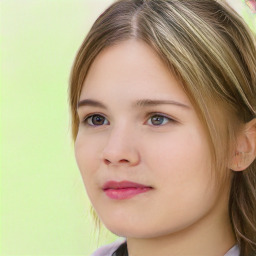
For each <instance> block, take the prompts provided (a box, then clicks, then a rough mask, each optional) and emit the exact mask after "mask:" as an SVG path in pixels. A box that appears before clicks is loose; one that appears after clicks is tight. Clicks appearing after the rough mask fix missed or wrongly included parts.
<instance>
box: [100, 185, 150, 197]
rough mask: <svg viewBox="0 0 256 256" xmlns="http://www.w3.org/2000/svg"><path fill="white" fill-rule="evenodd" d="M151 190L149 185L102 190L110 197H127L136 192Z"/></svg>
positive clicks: (132, 195)
mask: <svg viewBox="0 0 256 256" xmlns="http://www.w3.org/2000/svg"><path fill="white" fill-rule="evenodd" d="M149 190H151V188H149V187H145V188H120V189H106V190H104V192H105V194H106V195H107V196H108V197H110V198H111V199H117V200H122V199H128V198H131V197H134V196H136V195H138V194H141V193H145V192H147V191H149Z"/></svg>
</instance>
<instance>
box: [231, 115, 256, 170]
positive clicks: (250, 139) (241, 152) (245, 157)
mask: <svg viewBox="0 0 256 256" xmlns="http://www.w3.org/2000/svg"><path fill="white" fill-rule="evenodd" d="M255 158H256V118H254V119H252V120H251V121H250V122H248V123H246V124H245V125H244V126H243V128H242V130H241V131H240V133H239V134H238V137H237V144H236V148H235V153H234V155H233V157H232V159H231V163H230V167H229V168H230V169H231V170H233V171H243V170H245V169H246V168H247V167H249V166H250V165H251V163H252V162H253V161H254V160H255Z"/></svg>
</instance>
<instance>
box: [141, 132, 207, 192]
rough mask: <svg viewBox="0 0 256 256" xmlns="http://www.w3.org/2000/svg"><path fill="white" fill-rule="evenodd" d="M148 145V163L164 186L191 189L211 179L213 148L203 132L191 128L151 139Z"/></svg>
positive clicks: (146, 154) (146, 149)
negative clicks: (211, 151) (211, 148)
mask: <svg viewBox="0 0 256 256" xmlns="http://www.w3.org/2000/svg"><path fill="white" fill-rule="evenodd" d="M145 145H146V146H145V147H144V148H143V152H144V156H145V157H144V161H145V162H146V165H147V166H148V168H149V169H150V170H151V172H153V173H154V176H155V177H157V179H158V180H159V181H160V182H161V183H164V184H168V183H169V184H170V185H171V186H172V187H173V188H174V187H177V188H180V189H182V187H183V189H187V188H188V187H191V186H193V185H194V186H196V185H197V184H198V185H200V183H201V182H204V183H205V182H208V180H209V179H210V173H211V154H210V148H209V146H208V143H207V140H206V138H205V137H204V136H203V132H200V130H197V129H195V128H193V127H189V128H188V129H186V130H182V129H180V130H179V132H175V133H173V134H172V133H168V134H167V133H166V134H162V135H161V136H158V137H157V138H156V137H155V138H154V137H153V136H151V137H149V138H147V143H145ZM153 146H154V150H152V148H153ZM172 191H174V190H172Z"/></svg>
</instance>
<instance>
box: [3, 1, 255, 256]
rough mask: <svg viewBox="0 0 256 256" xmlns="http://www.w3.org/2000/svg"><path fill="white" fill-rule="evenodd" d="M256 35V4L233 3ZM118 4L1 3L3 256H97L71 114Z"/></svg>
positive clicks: (106, 238) (106, 236) (108, 238)
mask: <svg viewBox="0 0 256 256" xmlns="http://www.w3.org/2000/svg"><path fill="white" fill-rule="evenodd" d="M228 1H229V2H230V3H231V4H232V5H233V6H234V8H235V9H236V10H238V12H239V13H241V15H242V16H243V17H244V19H245V20H246V21H247V23H248V24H249V25H250V27H251V28H252V29H253V30H254V31H255V32H256V14H255V12H253V8H255V1H245V0H228ZM112 2H113V0H0V15H1V16H0V18H1V20H0V29H1V31H0V32H1V33H0V44H1V55H0V56H1V59H0V61H1V73H0V84H1V93H0V103H1V106H0V109H1V123H0V139H1V155H0V164H1V169H0V171H1V172H0V175H1V176H0V180H1V207H0V210H1V212H0V213H1V215H0V217H1V222H0V225H1V226H0V228H1V232H0V255H2V256H9V255H26V256H30V255H31V256H32V255H33V256H36V255H47V256H50V255H53V256H55V255H84V256H87V255H90V253H92V252H93V251H94V250H95V249H96V248H97V247H99V246H101V245H103V244H105V243H110V242H112V241H114V240H115V239H116V238H117V237H115V236H114V235H112V234H110V233H108V232H107V231H106V230H105V229H104V228H102V231H101V235H100V236H99V234H98V232H97V230H96V229H95V228H94V224H93V220H92V217H91V214H90V203H89V201H88V198H87V196H86V193H85V189H84V186H83V182H82V179H81V177H80V173H79V170H78V168H77V166H76V163H75V159H74V153H73V145H72V140H71V127H70V121H69V110H68V101H67V99H68V97H67V88H68V79H69V73H70V69H71V66H72V63H73V59H74V57H75V54H76V52H77V50H78V48H79V46H80V44H81V42H82V41H83V39H84V37H85V35H86V33H87V32H88V30H89V28H90V26H91V25H92V23H93V21H94V20H95V19H96V18H97V17H98V16H99V14H100V13H101V12H102V11H103V10H104V9H105V8H106V7H107V6H108V5H109V4H110V3H112Z"/></svg>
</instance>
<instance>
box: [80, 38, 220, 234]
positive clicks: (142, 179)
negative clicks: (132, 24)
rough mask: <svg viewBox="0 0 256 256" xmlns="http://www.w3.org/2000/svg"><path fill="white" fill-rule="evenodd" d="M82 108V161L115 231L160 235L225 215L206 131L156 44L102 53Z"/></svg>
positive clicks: (99, 208) (129, 44) (125, 45)
mask: <svg viewBox="0 0 256 256" xmlns="http://www.w3.org/2000/svg"><path fill="white" fill-rule="evenodd" d="M78 105H79V107H78V110H77V111H78V115H79V119H80V124H79V131H78V135H77V139H76V142H75V154H76V160H77V163H78V166H79V169H80V171H81V175H82V178H83V181H84V184H85V187H86V190H87V193H88V196H89V198H90V200H91V202H92V205H93V207H94V209H95V210H96V212H97V214H98V216H99V218H100V219H101V221H102V222H103V223H104V224H105V225H106V227H107V228H108V229H109V230H111V231H112V232H113V233H115V234H117V235H120V236H124V237H138V238H142V237H157V236H161V235H166V234H170V233H173V232H177V231H181V230H184V229H186V228H188V227H189V226H191V225H195V224H196V223H199V222H200V220H202V219H203V218H205V217H206V216H210V215H213V214H215V215H216V214H221V211H223V205H222V206H220V203H219V202H220V200H219V197H220V192H219V191H218V190H217V188H215V186H214V182H213V180H212V172H211V154H210V148H209V144H208V142H207V136H206V133H205V131H204V129H203V127H202V125H201V123H200V121H199V118H198V116H197V114H196V112H195V110H194V108H193V106H192V105H191V103H190V101H189V99H188V97H187V96H186V94H185V93H184V91H183V90H182V86H181V84H180V82H179V81H177V80H176V79H175V77H174V76H173V75H172V74H171V73H170V71H169V70H168V69H167V67H166V66H165V65H164V63H163V62H162V61H161V60H160V58H159V57H158V56H157V55H156V53H155V52H154V51H153V50H152V49H151V48H150V47H149V46H147V45H146V44H145V43H143V42H139V41H135V40H129V41H125V42H122V43H119V44H118V45H115V46H111V47H109V48H106V49H105V50H103V51H102V52H101V53H100V54H99V55H98V56H97V58H96V59H95V61H94V62H93V64H92V66H91V68H90V70H89V73H88V75H87V77H86V80H85V82H84V85H83V88H82V92H81V96H80V103H79V104H78Z"/></svg>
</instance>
